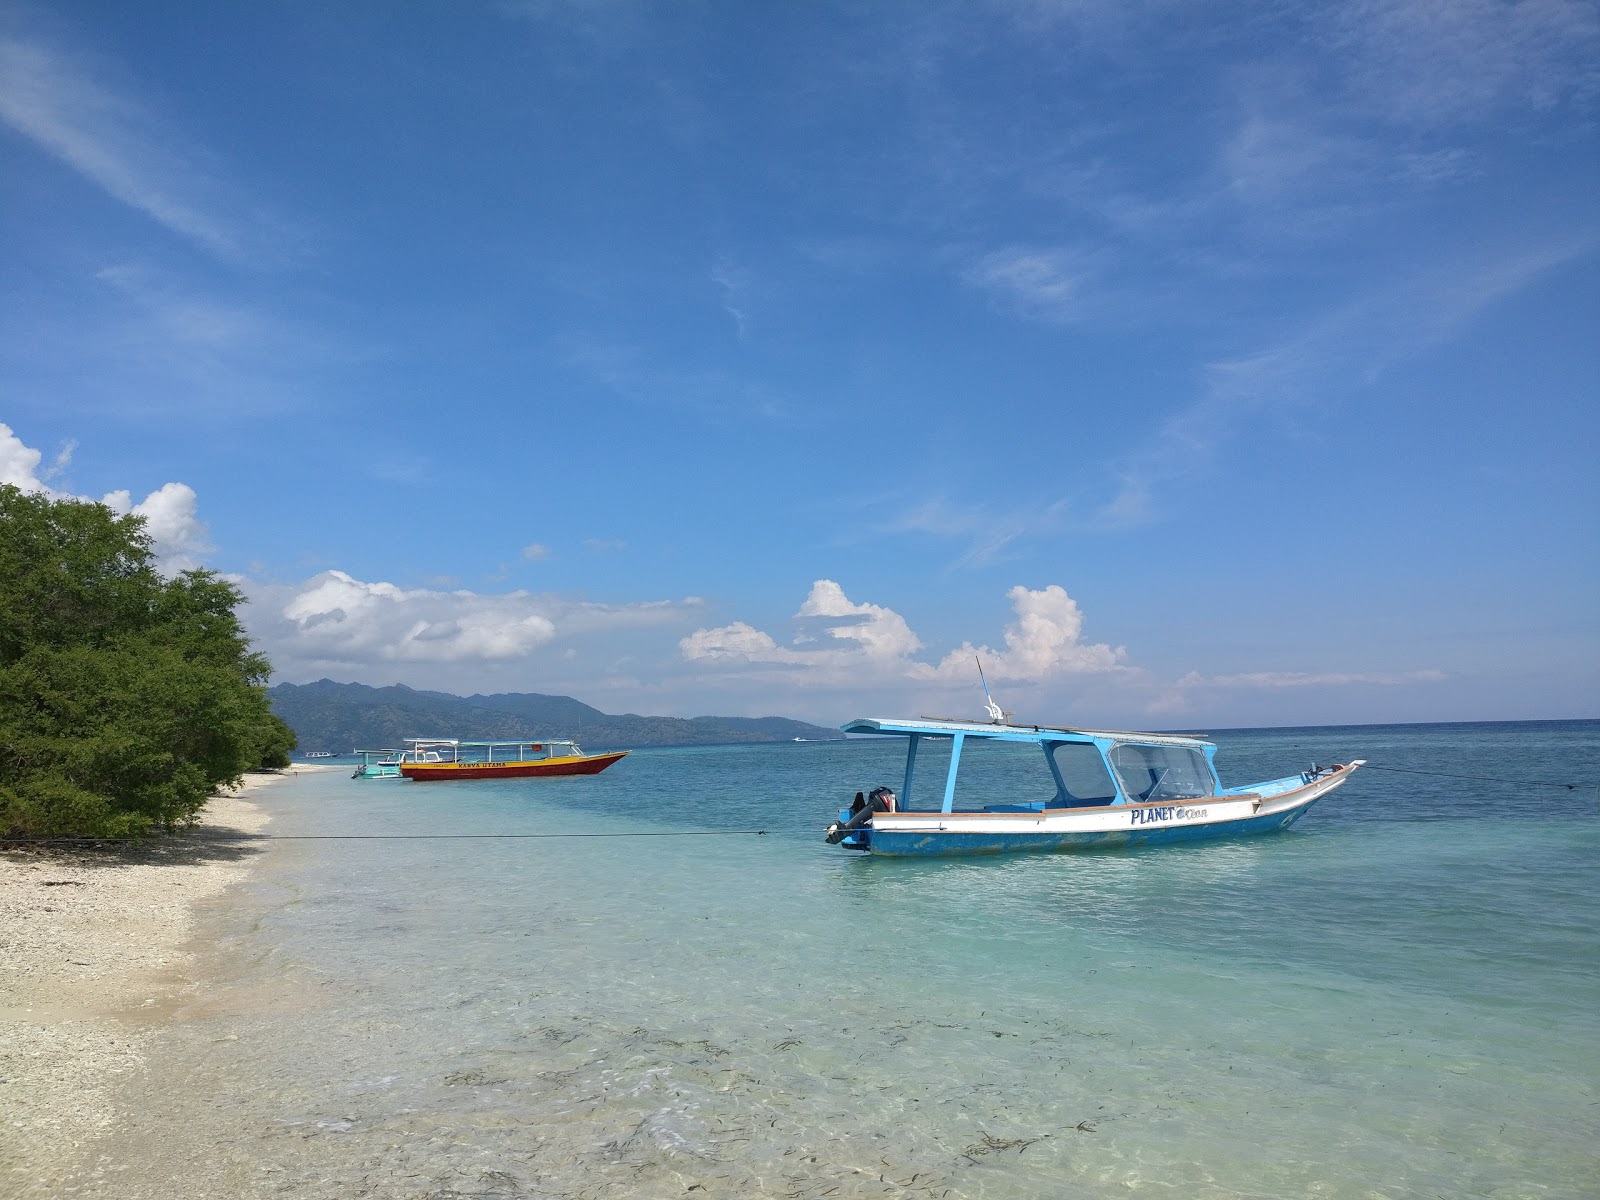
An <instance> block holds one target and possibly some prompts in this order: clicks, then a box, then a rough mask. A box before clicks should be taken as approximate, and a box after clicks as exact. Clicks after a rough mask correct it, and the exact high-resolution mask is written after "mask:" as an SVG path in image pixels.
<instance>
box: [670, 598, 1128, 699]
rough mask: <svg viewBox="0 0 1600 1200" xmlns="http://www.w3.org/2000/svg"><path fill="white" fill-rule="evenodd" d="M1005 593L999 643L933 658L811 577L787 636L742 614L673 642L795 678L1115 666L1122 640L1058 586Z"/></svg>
mask: <svg viewBox="0 0 1600 1200" xmlns="http://www.w3.org/2000/svg"><path fill="white" fill-rule="evenodd" d="M1007 597H1008V599H1009V600H1010V601H1011V606H1012V609H1013V610H1014V611H1015V613H1016V617H1017V619H1016V620H1015V621H1013V622H1012V623H1011V624H1009V625H1007V626H1006V628H1005V631H1004V648H1003V649H998V650H997V649H993V648H991V647H989V646H986V645H985V646H974V645H973V644H972V643H970V642H965V643H963V644H962V645H961V646H960V648H958V649H956V650H952V651H951V652H950V653H949V654H947V655H946V656H945V657H944V658H943V659H942V660H940V661H939V662H937V663H931V662H927V661H924V660H922V659H919V658H917V657H916V655H917V652H918V651H919V650H921V649H922V648H923V643H922V639H921V638H919V637H918V636H917V634H916V633H915V632H913V630H912V629H911V627H910V625H909V624H908V623H907V622H906V620H905V618H904V617H902V616H901V615H900V614H899V613H897V612H895V611H894V610H892V609H889V608H884V607H882V606H881V605H877V604H864V603H863V604H857V603H855V602H853V601H851V600H850V598H849V597H848V596H846V595H845V593H844V589H843V588H841V587H840V586H839V585H838V584H837V583H835V582H834V581H833V580H831V579H819V580H817V581H816V582H815V583H814V584H812V587H811V592H810V594H809V595H808V596H807V597H806V599H805V601H804V602H803V603H802V604H801V606H800V609H799V611H798V612H797V613H796V614H795V618H796V620H797V622H799V623H800V630H799V632H798V634H797V636H796V637H795V639H794V641H793V643H792V644H791V645H788V646H784V645H780V644H779V643H778V641H777V639H776V638H774V637H772V635H770V634H768V633H765V632H763V631H761V630H759V629H756V628H755V627H753V626H751V625H749V624H747V623H745V622H743V621H736V622H734V623H733V624H731V625H723V626H720V627H718V628H714V629H700V630H697V631H696V632H695V633H693V634H691V635H690V636H688V637H686V638H684V639H682V641H680V642H679V643H678V645H679V649H680V651H681V652H682V654H683V657H684V658H685V659H686V660H688V661H690V662H700V663H706V664H717V665H718V666H719V667H720V668H721V669H724V670H727V669H739V668H741V667H742V668H746V669H752V670H753V671H754V673H756V674H758V675H759V674H761V673H763V671H766V670H770V669H773V668H777V669H780V670H782V671H784V672H786V673H788V674H789V675H790V676H791V677H792V678H794V680H795V681H796V682H798V683H801V684H807V683H816V684H818V685H822V686H835V685H840V684H847V683H856V684H874V685H876V684H883V683H888V682H894V681H903V682H905V683H909V684H918V685H934V686H935V687H936V688H938V689H940V690H942V689H943V688H945V687H947V686H963V687H965V686H970V685H971V683H972V680H973V679H974V678H976V669H975V667H974V666H973V657H974V656H980V657H981V658H982V659H983V664H984V669H985V670H986V671H988V672H989V674H990V675H991V677H993V678H995V679H1008V680H1012V681H1015V682H1025V683H1038V682H1043V681H1046V680H1049V679H1054V678H1059V677H1062V676H1065V675H1071V674H1079V673H1087V672H1106V671H1115V670H1119V669H1120V668H1121V665H1122V660H1123V658H1124V657H1125V651H1124V650H1123V649H1122V648H1120V647H1118V648H1115V649H1114V648H1112V647H1111V646H1107V645H1103V644H1086V643H1084V642H1083V641H1082V640H1081V638H1082V633H1083V614H1082V612H1081V611H1080V610H1079V608H1078V605H1077V603H1076V602H1075V601H1074V600H1073V599H1072V597H1071V596H1069V595H1068V594H1067V593H1066V591H1065V590H1064V589H1063V588H1061V587H1059V586H1057V585H1055V584H1051V585H1049V586H1048V587H1045V588H1041V589H1039V590H1037V591H1034V590H1031V589H1029V588H1026V587H1022V586H1017V587H1014V588H1012V589H1011V591H1010V592H1008V593H1007ZM813 630H816V632H813Z"/></svg>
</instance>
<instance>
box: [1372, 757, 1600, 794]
mask: <svg viewBox="0 0 1600 1200" xmlns="http://www.w3.org/2000/svg"><path fill="white" fill-rule="evenodd" d="M1366 769H1367V770H1368V771H1394V772H1397V773H1400V774H1404V775H1433V776H1435V777H1437V778H1439V779H1471V780H1474V781H1476V782H1479V783H1509V784H1513V785H1515V786H1517V787H1556V788H1566V789H1567V791H1569V792H1575V791H1577V790H1578V789H1579V788H1582V789H1583V790H1584V791H1587V790H1588V789H1590V788H1596V789H1600V783H1553V782H1551V781H1550V780H1548V779H1500V778H1497V777H1496V776H1494V775H1455V774H1452V773H1450V772H1449V771H1419V770H1416V769H1414V768H1412V767H1380V766H1378V765H1377V764H1376V763H1367V764H1366Z"/></svg>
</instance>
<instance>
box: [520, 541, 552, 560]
mask: <svg viewBox="0 0 1600 1200" xmlns="http://www.w3.org/2000/svg"><path fill="white" fill-rule="evenodd" d="M522 557H523V558H525V559H527V560H528V561H529V562H532V561H533V560H534V559H537V558H549V557H550V547H549V546H545V545H541V544H540V543H538V542H534V543H533V544H532V545H528V546H524V547H523V548H522Z"/></svg>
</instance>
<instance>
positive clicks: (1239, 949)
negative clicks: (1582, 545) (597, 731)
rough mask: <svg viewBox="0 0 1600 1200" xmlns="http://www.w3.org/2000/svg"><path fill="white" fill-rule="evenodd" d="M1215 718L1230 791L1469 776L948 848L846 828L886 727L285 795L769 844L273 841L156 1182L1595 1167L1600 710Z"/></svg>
mask: <svg viewBox="0 0 1600 1200" xmlns="http://www.w3.org/2000/svg"><path fill="white" fill-rule="evenodd" d="M1216 740H1217V741H1218V743H1219V745H1220V747H1221V749H1220V752H1219V754H1218V766H1219V768H1220V770H1221V772H1222V775H1223V780H1224V782H1225V783H1228V784H1234V783H1246V782H1250V781H1252V780H1254V779H1263V778H1271V777H1275V776H1280V775H1284V774H1287V773H1289V772H1291V771H1294V770H1298V769H1300V768H1301V767H1304V766H1306V765H1308V764H1309V763H1310V762H1311V761H1312V760H1315V761H1317V762H1322V763H1326V762H1331V761H1345V760H1348V759H1349V758H1352V757H1364V758H1366V759H1369V760H1370V761H1371V762H1372V763H1374V764H1375V765H1388V766H1392V767H1404V768H1409V769H1412V770H1417V771H1431V772H1449V773H1452V774H1455V775H1462V776H1468V777H1469V778H1464V779H1445V778H1439V777H1436V776H1434V775H1406V774H1398V773H1381V772H1379V771H1376V770H1370V771H1363V772H1360V773H1358V774H1357V776H1356V777H1355V778H1354V779H1353V780H1352V781H1351V782H1350V783H1349V784H1347V785H1346V786H1345V787H1344V788H1343V789H1342V790H1340V791H1338V792H1336V793H1335V794H1334V795H1333V796H1332V797H1330V798H1329V799H1328V800H1326V801H1324V802H1323V803H1322V804H1320V805H1319V806H1318V807H1317V808H1316V809H1314V810H1313V811H1312V813H1311V814H1310V815H1309V816H1308V817H1306V818H1305V819H1304V820H1303V821H1301V822H1300V823H1299V824H1298V825H1296V826H1295V827H1294V828H1293V829H1291V830H1290V831H1288V832H1285V833H1281V834H1276V835H1271V836H1267V837H1263V838H1258V839H1254V840H1246V841H1240V842H1233V843H1216V844H1207V845H1198V846H1193V847H1185V846H1178V847H1171V848H1161V849H1150V850H1143V851H1121V852H1103V853H1096V854H1086V855H1070V856H1039V857H1031V856H1029V857H1011V858H997V859H983V860H944V861H911V860H887V859H872V858H867V857H863V856H859V855H850V854H848V853H845V852H841V851H839V850H838V849H836V848H833V847H828V846H825V845H824V844H823V843H822V841H821V837H820V831H821V829H822V827H823V825H824V824H825V823H826V821H827V820H828V819H830V818H831V816H832V815H833V814H832V811H831V810H832V809H836V808H837V807H838V805H839V804H840V803H842V802H843V801H845V800H847V799H848V797H849V795H850V794H852V793H854V792H855V791H856V790H857V789H858V788H866V787H870V786H872V785H874V784H876V783H880V782H888V783H891V784H895V785H898V783H899V771H900V758H899V747H898V746H895V745H889V744H879V743H873V742H860V741H857V742H849V743H806V744H800V745H795V744H784V745H765V746H751V747H733V748H710V749H672V750H641V751H636V752H635V753H634V754H632V755H630V756H629V757H628V758H626V759H624V760H623V761H622V762H621V763H619V764H618V765H617V766H616V767H614V768H612V769H611V770H610V771H608V772H606V773H605V774H603V775H600V776H596V777H592V778H584V779H571V780H529V781H494V782H479V783H472V784H456V785H447V784H434V785H425V784H411V783H389V782H366V781H354V780H349V779H346V778H343V777H341V776H332V774H331V773H330V774H329V775H328V776H315V777H313V776H311V775H302V776H300V777H299V778H297V779H296V780H294V781H292V782H285V783H283V784H280V785H277V786H276V787H275V788H274V789H272V790H271V791H269V792H266V793H263V794H262V798H263V802H264V803H265V804H267V805H268V807H269V808H270V809H271V811H272V812H273V821H272V824H271V826H270V827H269V830H268V832H269V833H272V834H277V835H287V834H308V833H341V832H350V833H374V832H394V833H402V832H403V833H419V832H422V833H425V832H440V833H443V832H451V833H470V832H482V833H515V832H529V833H532V832H538V833H551V832H569V833H583V834H603V833H665V832H671V833H677V832H682V831H715V830H717V829H727V828H734V829H765V830H768V831H769V832H767V833H766V834H765V835H762V836H755V835H731V836H693V837H682V836H669V837H580V838H560V839H528V840H486V841H440V840H412V841H285V842H276V843H273V844H272V845H271V846H270V847H269V848H268V849H267V851H266V852H265V854H264V855H263V857H262V860H261V864H260V869H259V870H258V871H257V872H255V874H254V876H253V881H252V883H251V884H250V885H248V887H247V889H246V891H245V894H244V895H243V896H242V897H238V896H235V897H234V898H233V899H232V900H231V901H230V903H228V904H227V905H222V906H218V907H217V908H216V909H215V910H214V911H213V912H212V913H211V915H210V917H209V918H208V920H209V923H210V932H211V934H212V935H214V936H215V938H216V939H217V941H218V944H219V946H220V950H219V954H220V967H221V969H222V971H223V972H224V975H225V977H226V978H227V980H228V981H229V982H228V984H227V986H225V987H222V988H220V990H219V992H218V994H217V996H216V997H214V998H213V1000H214V1002H213V1003H211V1004H209V1005H208V1006H202V1007H200V1008H197V1009H196V1010H194V1012H193V1013H192V1014H190V1019H188V1020H186V1021H184V1022H183V1023H182V1024H180V1025H178V1026H177V1027H175V1028H174V1029H172V1030H171V1031H170V1032H168V1033H166V1034H164V1035H163V1039H164V1045H165V1048H164V1052H163V1054H162V1055H161V1056H159V1057H160V1062H159V1063H157V1064H155V1065H154V1066H153V1067H152V1072H151V1075H150V1077H149V1079H148V1081H147V1082H146V1083H145V1084H144V1085H142V1086H143V1087H144V1088H145V1089H146V1094H145V1095H144V1096H143V1098H142V1100H141V1102H140V1103H139V1104H138V1105H136V1107H137V1109H138V1111H139V1112H140V1113H142V1114H143V1115H141V1116H139V1117H138V1118H136V1120H135V1123H134V1127H133V1128H132V1130H131V1131H130V1133H129V1135H128V1138H127V1142H126V1144H125V1145H124V1146H122V1147H121V1148H120V1149H119V1150H118V1151H117V1154H118V1155H120V1156H121V1158H120V1161H121V1163H122V1169H123V1170H124V1172H125V1173H124V1174H123V1175H122V1179H123V1181H124V1182H126V1180H127V1179H128V1178H130V1177H136V1176H140V1174H141V1167H140V1163H141V1156H143V1157H145V1158H149V1159H150V1161H151V1163H152V1164H155V1163H156V1161H157V1160H156V1159H155V1158H152V1157H151V1156H154V1155H156V1154H158V1153H159V1154H161V1155H164V1156H165V1157H163V1158H161V1159H160V1166H159V1169H160V1170H162V1171H163V1172H165V1173H166V1178H167V1180H168V1181H179V1182H182V1183H183V1185H184V1187H183V1189H182V1190H183V1191H184V1192H185V1193H186V1194H190V1195H211V1194H216V1195H255V1194H259V1195H280V1194H281V1195H294V1196H308V1197H322V1196H328V1197H333V1196H351V1195H373V1196H418V1197H422V1196H432V1197H446V1196H469V1195H470V1196H507V1197H510V1196H536V1197H558V1196H559V1197H565V1196H573V1197H589V1196H593V1197H601V1196H645V1197H654V1196H695V1197H749V1196H773V1197H807V1198H811V1197H817V1198H822V1197H831V1198H841V1197H856V1196H885V1195H890V1196H919V1197H920V1196H928V1197H1035V1196H1037V1197H1076V1196H1083V1197H1100V1196H1123V1195H1127V1194H1129V1193H1130V1192H1131V1193H1135V1194H1149V1195H1160V1196H1183V1197H1196V1196H1199V1197H1207V1196H1216V1197H1224V1196H1226V1197H1234V1196H1248V1197H1255V1196H1260V1197H1284V1196H1309V1195H1315V1196H1325V1197H1373V1196H1384V1197H1475V1196H1484V1197H1522V1196H1529V1197H1532V1196H1537V1197H1576V1196H1593V1195H1596V1194H1597V1191H1600V1154H1597V1151H1596V1146H1597V1145H1600V1094H1597V1093H1600V932H1597V925H1596V917H1597V915H1600V913H1597V909H1600V905H1597V902H1596V887H1597V879H1600V875H1597V867H1600V793H1597V791H1596V790H1595V788H1594V787H1593V786H1592V785H1593V783H1594V781H1596V780H1600V722H1561V723H1523V724H1506V725H1460V726H1387V727H1364V728H1338V729H1298V730H1272V731H1259V730H1258V731H1241V732H1236V733H1230V734H1224V733H1218V734H1216ZM1486 777H1495V778H1498V779H1504V780H1551V781H1558V782H1564V781H1588V782H1589V783H1590V784H1591V786H1590V788H1589V790H1587V791H1566V790H1563V789H1558V788H1550V787H1533V786H1526V785H1524V784H1518V783H1506V782H1491V781H1489V780H1488V779H1487V778H1486ZM219 1094H220V1098H219ZM158 1145H159V1146H163V1147H165V1148H164V1149H162V1150H160V1151H159V1152H158V1151H156V1150H154V1149H152V1147H154V1146H158ZM183 1147H189V1148H188V1149H184V1148H183ZM174 1156H176V1157H174ZM208 1189H209V1190H208ZM122 1190H123V1193H124V1194H136V1192H135V1190H131V1189H129V1188H126V1187H125V1188H123V1189H122Z"/></svg>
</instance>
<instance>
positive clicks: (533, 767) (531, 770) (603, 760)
mask: <svg viewBox="0 0 1600 1200" xmlns="http://www.w3.org/2000/svg"><path fill="white" fill-rule="evenodd" d="M627 753H628V752H627V751H626V750H619V751H617V752H616V753H615V754H586V755H584V757H582V758H557V759H541V760H535V761H532V762H505V763H401V764H400V774H402V775H404V776H405V777H406V778H407V779H415V780H416V781H417V782H418V783H427V782H433V781H437V780H441V779H520V778H525V777H527V776H530V775H598V774H599V773H600V772H601V771H604V770H605V769H606V768H607V767H609V766H610V765H611V764H612V763H614V762H616V761H617V759H619V758H622V757H623V756H624V755H626V754H627Z"/></svg>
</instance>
